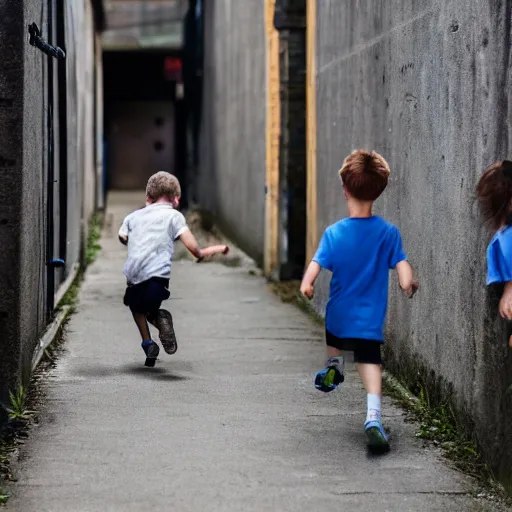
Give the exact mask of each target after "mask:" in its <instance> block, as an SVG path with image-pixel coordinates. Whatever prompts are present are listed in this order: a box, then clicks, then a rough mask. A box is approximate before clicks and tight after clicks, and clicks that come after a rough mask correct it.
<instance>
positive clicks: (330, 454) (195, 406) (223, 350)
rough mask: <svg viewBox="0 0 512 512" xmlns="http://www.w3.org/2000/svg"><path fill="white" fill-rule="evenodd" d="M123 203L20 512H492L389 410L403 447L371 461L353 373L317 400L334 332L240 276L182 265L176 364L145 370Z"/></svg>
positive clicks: (61, 369)
mask: <svg viewBox="0 0 512 512" xmlns="http://www.w3.org/2000/svg"><path fill="white" fill-rule="evenodd" d="M123 197H124V196H122V195H117V196H113V197H111V201H110V208H109V212H108V215H107V223H108V226H111V227H108V228H107V229H106V231H105V233H104V237H103V240H102V246H103V250H102V253H101V255H100V257H99V259H98V260H97V261H96V262H95V263H94V264H93V266H92V267H91V268H90V270H89V272H88V274H87V276H86V280H85V283H84V285H83V288H82V290H81V294H80V305H79V308H78V312H77V314H76V315H75V316H74V317H73V318H72V320H71V323H70V325H69V329H68V333H67V338H68V340H67V343H66V345H65V354H63V355H62V357H61V359H60V360H59V361H58V364H57V367H56V369H55V370H54V371H53V372H52V374H51V377H50V380H49V382H48V384H47V401H46V408H45V410H44V412H43V413H42V417H41V422H40V426H39V427H35V428H34V429H33V430H32V433H31V435H30V438H29V440H28V442H27V443H26V445H25V446H24V447H23V450H22V453H21V456H20V461H19V462H18V463H16V464H15V465H14V473H15V476H17V478H18V482H17V483H16V484H13V485H12V486H11V488H10V489H9V492H10V493H11V494H12V498H11V500H10V501H9V503H8V506H7V510H13V511H14V510H18V511H23V512H32V511H34V512H35V511H37V512H45V511H48V512H49V511H51V512H73V511H80V512H83V511H120V510H122V511H144V510H148V511H149V510H151V511H158V510H162V511H170V510H180V511H183V512H185V511H191V512H199V511H206V510H208V511H210V512H213V511H223V512H226V511H233V512H235V511H236V512H238V511H255V512H256V511H258V512H261V511H283V512H284V511H294V512H296V511H302V510H304V511H311V510H327V509H330V510H351V511H368V510H373V511H375V512H379V511H401V512H405V511H411V512H417V511H444V510H450V511H462V510H464V511H471V510H492V508H489V507H487V506H486V504H485V503H479V502H477V501H476V500H475V499H473V498H472V497H471V496H470V495H468V494H467V493H468V492H469V491H471V490H472V489H473V486H474V482H473V481H472V480H471V479H469V478H467V477H466V476H464V475H462V474H461V473H459V472H457V471H455V470H452V469H450V468H449V467H448V466H447V465H446V463H445V462H444V461H442V460H441V458H440V456H439V454H438V453H437V452H436V451H433V450H432V449H426V448H424V447H423V446H422V443H421V442H420V441H419V440H418V439H416V438H415V426H414V425H412V424H410V423H406V422H404V414H403V412H402V411H401V410H399V409H397V408H396V407H393V406H392V405H391V403H390V401H389V400H387V399H386V400H385V401H384V421H385V424H386V425H387V426H388V427H389V429H390V430H391V439H392V446H393V449H392V451H391V452H390V453H389V454H388V455H386V456H382V457H373V456H370V455H369V454H368V452H367V450H366V447H365V440H364V436H363V431H362V426H363V421H364V416H365V405H366V404H365V395H364V392H363V389H362V387H361V384H360V381H359V380H358V378H357V377H356V375H355V372H354V369H353V366H352V365H351V364H350V363H349V365H348V375H347V377H348V378H347V381H346V382H345V384H343V385H342V386H341V387H340V388H339V390H337V391H336V392H334V393H331V394H329V395H324V394H321V393H319V392H318V391H316V390H315V389H314V387H313V385H312V378H313V375H314V372H315V371H316V370H317V369H318V368H319V367H321V365H322V364H323V362H324V347H323V343H322V329H321V328H319V327H318V326H316V325H313V324H312V323H311V321H310V320H309V318H308V317H307V316H305V315H304V314H303V313H302V312H300V311H299V310H298V309H296V308H294V307H293V306H291V305H287V304H284V303H282V302H281V301H280V300H279V299H278V298H277V297H276V296H274V295H273V294H272V293H271V292H270V291H269V290H268V288H267V285H266V282H265V281H264V280H263V279H261V278H258V277H254V276H251V275H249V274H248V273H247V271H246V270H245V269H243V268H228V267H226V266H222V265H220V264H213V263H212V264H203V265H197V264H195V263H192V262H190V261H187V260H180V261H178V262H176V263H175V264H174V267H173V276H172V286H171V287H172V298H171V300H170V301H169V302H168V307H169V309H170V310H171V311H172V312H173V314H174V318H175V324H176V331H177V334H178V337H179V351H178V352H177V354H176V355H175V356H167V355H165V354H163V355H162V357H161V358H160V360H159V362H158V364H157V366H156V367H155V368H154V369H148V368H145V367H144V366H143V360H144V358H143V353H142V350H141V348H140V346H139V340H138V334H137V332H136V330H135V326H134V325H133V323H132V320H131V317H130V314H129V311H128V310H127V309H126V308H125V307H124V306H123V305H122V302H121V299H122V295H123V291H124V283H123V278H122V274H121V268H122V264H123V261H124V257H125V249H124V247H122V246H121V245H120V244H119V243H118V242H117V239H116V232H117V229H116V228H117V225H118V224H119V223H120V222H121V220H122V217H123V215H124V214H125V213H127V212H128V211H130V210H131V209H132V208H136V207H138V206H139V204H140V201H139V200H136V201H135V202H133V203H126V201H124V199H123Z"/></svg>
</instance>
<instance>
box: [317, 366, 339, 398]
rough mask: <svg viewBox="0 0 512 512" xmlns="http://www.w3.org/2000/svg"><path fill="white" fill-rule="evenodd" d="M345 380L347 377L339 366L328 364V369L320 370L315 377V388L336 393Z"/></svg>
mask: <svg viewBox="0 0 512 512" xmlns="http://www.w3.org/2000/svg"><path fill="white" fill-rule="evenodd" d="M328 363H329V361H328ZM344 380H345V376H344V375H343V373H342V372H340V371H339V369H338V365H337V364H334V363H333V364H328V366H327V368H324V369H323V370H320V371H319V372H318V373H317V374H316V375H315V387H316V389H318V390H319V391H323V392H324V393H329V392H330V391H334V390H335V389H336V388H337V387H338V386H339V385H340V384H341V383H342V382H343V381H344Z"/></svg>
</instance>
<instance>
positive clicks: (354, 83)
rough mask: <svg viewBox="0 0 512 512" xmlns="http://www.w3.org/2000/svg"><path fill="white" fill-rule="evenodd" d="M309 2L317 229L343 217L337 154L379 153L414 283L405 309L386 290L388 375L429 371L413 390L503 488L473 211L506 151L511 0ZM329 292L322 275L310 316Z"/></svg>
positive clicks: (498, 403) (511, 365)
mask: <svg viewBox="0 0 512 512" xmlns="http://www.w3.org/2000/svg"><path fill="white" fill-rule="evenodd" d="M317 4H318V19H317V108H318V112H317V127H318V132H317V149H318V156H317V164H318V165H317V173H318V208H319V211H318V229H319V233H321V232H322V231H323V229H324V228H325V227H326V226H327V225H328V224H330V223H332V222H334V221H336V220H338V219H339V218H340V217H342V216H343V215H345V214H346V212H345V211H344V207H343V205H344V201H343V197H342V192H341V189H340V186H339V178H338V176H337V170H338V169H339V168H340V167H341V165H342V162H343V159H344V158H345V156H346V155H347V154H348V153H349V152H350V151H351V150H352V149H354V148H356V147H365V148H368V149H374V150H377V151H378V152H380V153H382V154H383V155H384V156H385V157H386V158H387V159H388V160H389V163H390V166H391V182H390V185H389V187H388V190H387V191H386V192H385V193H384V195H383V197H382V199H380V200H379V201H378V202H377V211H378V212H379V213H381V214H384V216H386V217H387V218H388V219H389V220H390V221H392V222H394V223H396V224H397V225H398V226H399V227H400V229H401V231H402V235H403V238H404V244H405V249H406V251H407V252H408V255H409V257H410V261H411V263H412V264H413V266H414V267H415V269H416V272H417V274H418V277H419V279H420V282H421V289H420V292H419V293H418V295H417V296H416V297H415V299H414V301H411V302H407V301H404V300H403V298H402V297H401V294H400V291H399V288H398V286H397V285H396V283H393V284H392V286H391V289H390V290H391V297H390V304H389V316H388V320H389V322H388V339H389V342H390V344H391V345H392V347H393V349H394V354H395V356H394V358H393V359H394V361H393V362H394V366H395V369H397V370H399V371H402V372H403V373H404V374H407V375H408V376H409V377H410V378H411V380H417V378H418V371H417V370H418V366H420V367H421V368H422V373H423V374H424V375H425V374H428V373H430V372H431V371H432V372H434V377H433V378H431V380H430V382H428V383H426V382H423V384H424V385H427V387H429V391H430V392H432V393H433V394H436V393H437V392H439V387H440V388H443V390H444V392H445V393H446V394H448V395H450V394H451V395H452V396H453V398H454V400H455V403H456V405H457V408H458V409H459V411H460V413H461V414H460V419H461V424H464V425H466V426H467V427H468V430H470V431H472V433H473V434H474V435H475V437H476V438H477V439H478V441H479V443H480V445H481V447H482V448H483V450H484V453H485V454H486V457H487V460H488V462H489V463H490V464H491V465H492V467H493V469H494V470H495V471H496V473H497V474H499V475H500V476H501V478H502V481H503V482H504V483H505V484H507V485H508V487H509V488H510V489H512V466H511V465H510V460H511V457H512V426H511V424H510V422H509V421H508V418H509V417H510V413H511V412H512V395H511V394H510V392H509V391H510V386H511V385H512V352H511V351H510V350H509V349H508V348H507V347H506V343H505V342H506V340H505V327H504V325H503V324H502V323H500V322H499V321H497V320H496V318H497V316H498V315H497V308H496V307H495V305H494V306H493V307H491V305H490V300H489V298H488V296H487V292H486V289H485V275H484V273H485V246H486V243H487V241H488V235H489V234H488V233H487V232H486V231H485V230H484V229H482V226H481V222H480V219H479V218H478V215H477V209H476V204H475V185H476V182H477V180H478V178H479V176H480V175H481V173H482V172H483V169H484V168H485V167H486V166H488V165H489V164H491V163H492V162H493V161H495V160H499V159H503V158H506V157H510V150H511V145H510V140H511V139H510V136H511V132H510V129H509V126H510V87H508V85H509V80H510V72H511V61H510V34H511V28H510V20H511V15H512V11H511V9H512V3H511V2H498V1H490V2H473V1H471V0H428V1H427V0H424V1H421V2H420V1H410V0H397V1H393V2H388V1H384V0H363V1H360V2H336V1H334V0H329V1H321V2H317ZM327 294H328V280H327V279H324V280H323V281H322V284H321V285H320V286H319V287H318V301H319V302H318V307H319V309H320V310H321V309H322V305H323V304H324V303H325V298H326V297H327ZM388 363H390V364H391V363H392V361H391V360H388ZM439 383H440V384H439ZM433 385H436V386H438V389H435V386H433ZM468 418H469V421H467V419H468Z"/></svg>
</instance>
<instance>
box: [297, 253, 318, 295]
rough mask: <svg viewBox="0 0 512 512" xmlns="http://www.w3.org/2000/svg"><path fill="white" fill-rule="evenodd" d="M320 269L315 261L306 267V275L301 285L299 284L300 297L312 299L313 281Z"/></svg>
mask: <svg viewBox="0 0 512 512" xmlns="http://www.w3.org/2000/svg"><path fill="white" fill-rule="evenodd" d="M321 269H322V267H321V266H320V265H319V264H318V263H317V262H316V261H312V262H311V263H310V264H309V265H308V268H307V269H306V273H305V274H304V277H303V278H302V283H301V284H300V293H302V295H304V296H305V297H307V298H308V299H312V298H313V296H314V295H315V281H316V279H317V277H318V275H319V274H320V270H321Z"/></svg>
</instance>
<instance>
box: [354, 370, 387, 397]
mask: <svg viewBox="0 0 512 512" xmlns="http://www.w3.org/2000/svg"><path fill="white" fill-rule="evenodd" d="M356 368H357V371H358V373H359V376H360V377H361V380H362V381H363V384H364V389H366V392H367V393H369V394H372V395H379V396H381V395H382V368H381V366H380V364H369V363H356Z"/></svg>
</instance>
